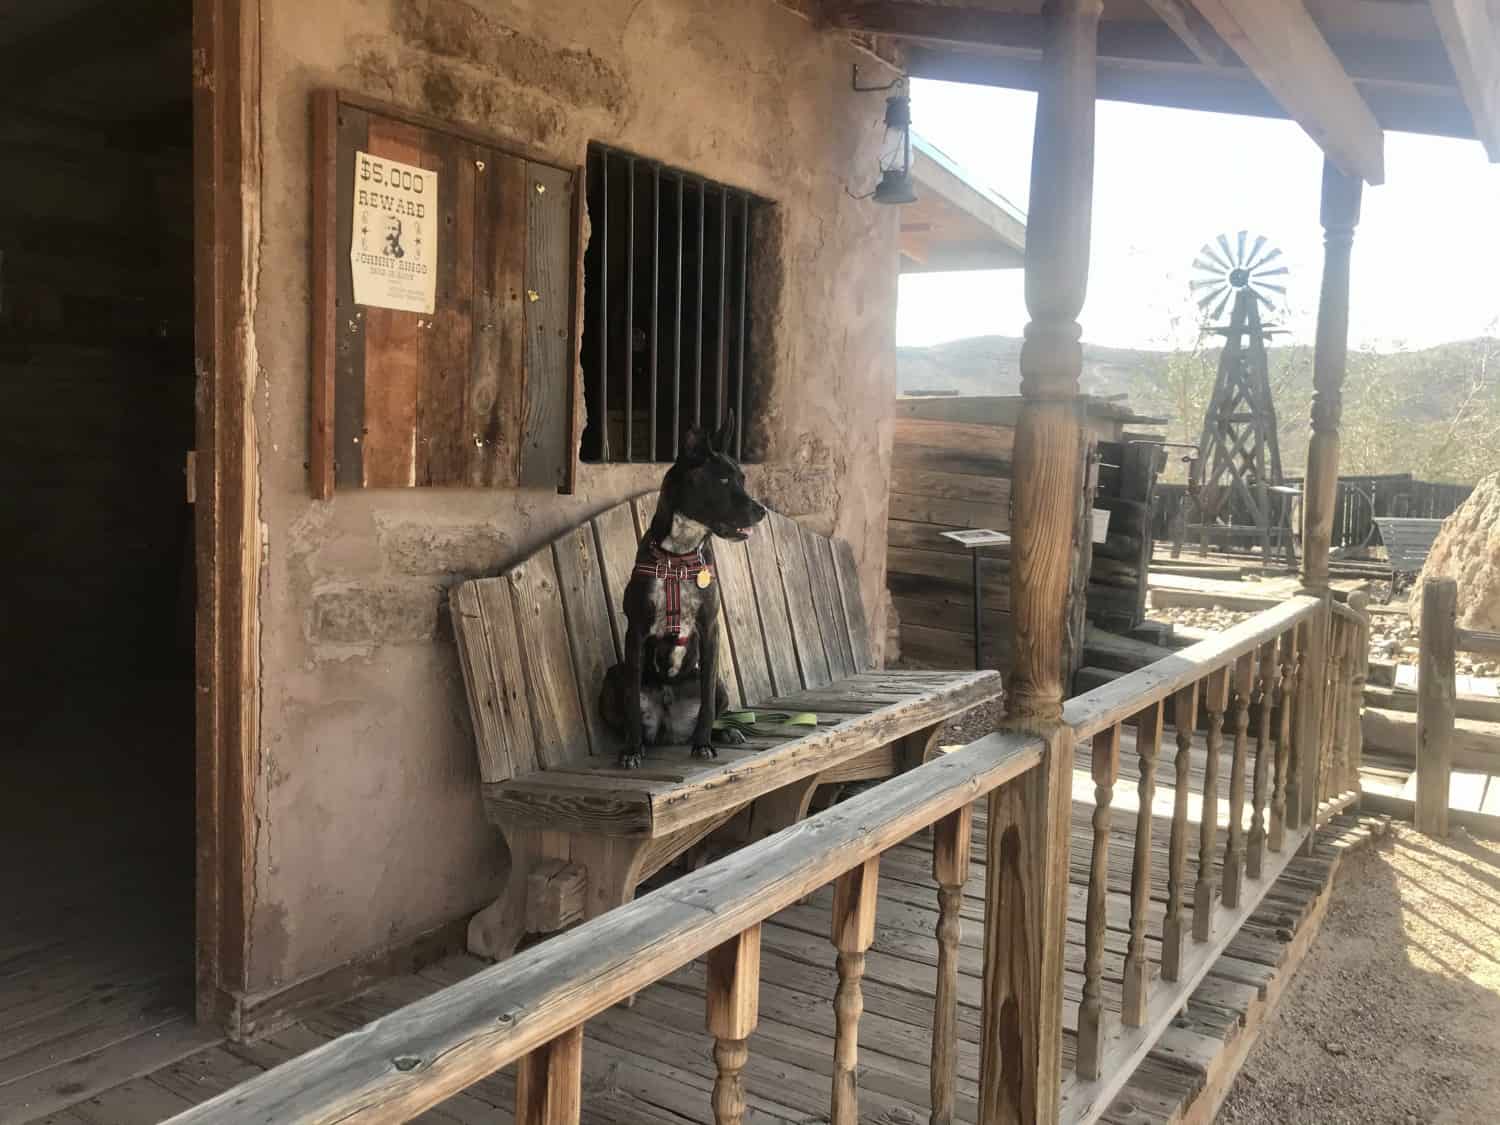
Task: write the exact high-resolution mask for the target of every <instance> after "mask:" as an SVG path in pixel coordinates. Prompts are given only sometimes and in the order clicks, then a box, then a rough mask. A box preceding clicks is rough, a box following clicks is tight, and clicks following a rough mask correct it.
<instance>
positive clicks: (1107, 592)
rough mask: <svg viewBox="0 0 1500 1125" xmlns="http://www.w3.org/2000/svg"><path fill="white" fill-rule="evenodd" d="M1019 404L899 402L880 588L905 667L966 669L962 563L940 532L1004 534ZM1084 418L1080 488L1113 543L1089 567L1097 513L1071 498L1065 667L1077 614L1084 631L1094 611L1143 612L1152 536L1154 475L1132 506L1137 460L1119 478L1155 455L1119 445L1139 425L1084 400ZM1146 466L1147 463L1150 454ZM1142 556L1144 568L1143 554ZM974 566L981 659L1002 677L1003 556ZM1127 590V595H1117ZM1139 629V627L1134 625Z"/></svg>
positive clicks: (962, 553)
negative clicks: (1100, 499) (894, 620)
mask: <svg viewBox="0 0 1500 1125" xmlns="http://www.w3.org/2000/svg"><path fill="white" fill-rule="evenodd" d="M1020 405H1021V399H1020V398H1019V397H1018V396H1009V395H1007V396H973V397H965V396H953V397H932V398H925V397H914V398H902V399H898V400H897V403H896V413H895V435H894V442H893V445H892V452H891V497H890V522H889V525H888V532H887V547H888V554H887V558H886V582H887V585H888V587H889V589H890V592H891V603H892V605H893V607H894V608H895V611H896V614H897V617H898V618H899V619H900V635H901V656H902V659H903V660H906V661H909V662H911V663H914V664H924V665H930V666H933V667H944V668H964V667H969V666H971V665H972V664H973V662H974V655H973V653H974V601H973V588H974V587H973V570H972V566H973V563H972V558H971V553H970V551H969V550H968V549H967V548H965V547H963V546H961V545H959V544H958V543H955V542H953V541H952V540H951V539H945V538H944V537H943V532H945V531H954V530H958V529H962V528H981V527H986V528H991V529H993V530H995V531H1007V532H1008V531H1009V530H1010V489H1011V450H1012V447H1013V445H1014V441H1015V426H1016V420H1017V418H1018V416H1019V412H1020ZM1086 409H1087V411H1088V413H1087V426H1086V430H1085V435H1086V437H1087V439H1088V447H1087V449H1086V451H1085V456H1086V457H1088V458H1089V459H1090V471H1089V472H1088V474H1087V475H1086V476H1085V478H1084V479H1086V480H1089V481H1091V482H1096V483H1097V484H1098V485H1099V488H1100V495H1107V496H1108V497H1110V499H1109V500H1108V501H1107V503H1103V504H1101V505H1100V506H1103V507H1108V508H1109V509H1110V510H1111V517H1110V539H1109V541H1107V542H1106V543H1105V544H1104V545H1103V547H1104V552H1103V555H1102V556H1101V557H1099V558H1097V559H1096V558H1095V556H1094V551H1093V547H1092V544H1091V543H1090V541H1089V531H1090V528H1089V525H1088V522H1087V521H1088V519H1089V511H1090V509H1091V508H1092V507H1093V506H1094V504H1095V499H1094V496H1095V493H1094V492H1093V491H1092V490H1090V491H1089V492H1088V494H1087V495H1081V496H1080V497H1079V505H1078V511H1077V512H1076V513H1075V518H1076V520H1077V528H1078V530H1077V532H1076V534H1075V540H1076V541H1077V542H1078V544H1079V552H1078V556H1077V558H1076V568H1075V573H1074V577H1073V583H1072V588H1073V590H1074V602H1075V605H1074V607H1073V609H1074V612H1073V614H1072V615H1071V618H1070V620H1072V622H1073V625H1072V631H1071V633H1072V635H1071V637H1070V645H1071V646H1072V648H1073V654H1070V664H1072V665H1076V656H1077V654H1078V653H1079V652H1080V651H1081V643H1082V642H1081V638H1082V632H1083V621H1084V615H1085V611H1087V615H1088V617H1089V619H1091V620H1093V619H1095V614H1096V609H1097V610H1098V611H1099V612H1101V613H1103V612H1109V613H1111V614H1112V615H1114V616H1115V617H1116V618H1117V617H1118V615H1119V614H1121V613H1125V612H1127V610H1126V606H1127V603H1129V604H1135V605H1138V606H1139V608H1140V609H1141V610H1142V611H1143V610H1144V593H1143V591H1144V579H1143V577H1142V576H1143V575H1144V569H1145V563H1144V562H1143V561H1142V559H1141V556H1140V545H1141V542H1142V539H1141V530H1142V525H1146V529H1147V530H1149V521H1150V498H1149V487H1150V483H1152V482H1154V479H1155V475H1154V472H1152V474H1151V476H1150V481H1148V482H1146V483H1145V486H1144V487H1145V490H1146V494H1145V495H1142V496H1140V497H1137V496H1136V492H1137V491H1140V490H1141V484H1140V471H1139V467H1138V466H1137V464H1136V463H1137V461H1138V460H1140V459H1141V457H1142V455H1141V454H1138V453H1135V452H1130V453H1129V455H1128V460H1129V463H1130V467H1129V468H1128V469H1127V470H1126V471H1123V472H1122V471H1121V462H1122V460H1123V459H1126V458H1127V451H1134V450H1152V448H1153V447H1150V446H1139V445H1134V444H1125V443H1123V442H1122V441H1121V439H1122V437H1123V436H1124V426H1125V425H1126V424H1127V423H1128V422H1131V421H1139V420H1140V419H1138V418H1136V416H1134V415H1132V414H1130V413H1129V411H1127V410H1123V409H1122V408H1121V407H1120V406H1119V405H1117V404H1114V403H1110V402H1106V401H1103V400H1097V399H1089V400H1086ZM1101 450H1107V451H1109V452H1108V456H1102V455H1101V452H1100V451H1101ZM1145 460H1146V461H1147V462H1152V463H1154V455H1152V456H1147V457H1146V458H1145ZM1101 474H1103V475H1101ZM1126 482H1131V483H1129V484H1128V485H1127V484H1126ZM1122 490H1123V491H1122ZM1147 542H1149V537H1148V538H1147ZM1145 557H1146V558H1147V559H1149V549H1148V554H1147V555H1146V556H1145ZM980 559H981V562H980V567H981V581H982V586H983V591H984V599H983V617H982V620H981V628H982V634H981V636H982V657H983V661H984V664H985V666H986V667H990V668H1000V669H1002V670H1007V669H1008V668H1009V665H1010V653H1009V650H1008V645H1009V639H1010V550H1009V548H1008V547H991V548H984V549H982V550H981V551H980ZM1127 582H1128V583H1129V593H1128V595H1127V594H1126V593H1125V592H1124V586H1125V584H1126V583H1127ZM1096 602H1097V605H1096ZM1138 621H1139V617H1138V616H1137V617H1136V618H1135V620H1134V621H1132V622H1131V624H1132V625H1133V624H1135V623H1137V622H1138ZM1101 623H1103V622H1101ZM1127 627H1128V626H1127Z"/></svg>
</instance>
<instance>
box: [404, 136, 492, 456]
mask: <svg viewBox="0 0 1500 1125" xmlns="http://www.w3.org/2000/svg"><path fill="white" fill-rule="evenodd" d="M431 147H432V150H433V151H432V153H431V157H432V162H433V164H434V165H435V166H436V167H437V169H438V187H439V192H440V197H441V198H440V200H439V208H438V211H439V214H438V227H437V233H438V245H437V271H438V273H437V300H436V308H435V312H434V313H433V315H432V317H431V318H430V319H429V320H428V323H427V325H426V326H425V328H424V332H425V335H426V337H427V344H426V348H425V351H424V355H423V361H424V362H423V364H422V367H421V370H420V371H419V372H418V385H417V411H416V446H415V452H416V458H417V466H416V482H417V484H419V485H460V484H464V483H465V482H466V476H467V474H466V472H465V468H466V466H467V463H468V452H467V449H466V448H465V442H464V399H465V389H466V387H467V385H468V381H469V369H470V364H471V362H472V360H471V356H470V350H471V345H472V330H473V325H474V216H475V186H476V185H475V178H476V176H478V175H479V173H478V172H477V170H476V168H477V166H476V161H480V160H481V159H482V156H481V154H482V153H483V152H484V151H485V150H483V149H481V148H479V147H478V146H477V145H472V144H469V143H468V142H466V141H462V140H459V139H458V138H456V137H446V136H441V135H439V136H435V137H434V138H433V141H432V145H431Z"/></svg>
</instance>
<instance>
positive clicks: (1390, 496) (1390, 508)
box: [1153, 473, 1474, 547]
mask: <svg viewBox="0 0 1500 1125" xmlns="http://www.w3.org/2000/svg"><path fill="white" fill-rule="evenodd" d="M1302 483H1303V482H1302V480H1301V478H1298V477H1291V478H1288V480H1287V484H1289V485H1295V486H1299V487H1300V486H1301V485H1302ZM1473 491H1474V486H1473V485H1472V484H1446V483H1441V482H1433V481H1423V480H1415V479H1413V478H1412V475H1411V474H1410V473H1391V474H1385V475H1380V476H1362V477H1349V476H1344V477H1340V478H1339V486H1338V492H1337V493H1336V494H1335V499H1334V506H1333V541H1332V543H1331V544H1330V545H1331V546H1333V547H1362V546H1365V545H1366V544H1369V543H1373V542H1375V517H1376V516H1410V517H1415V518H1422V519H1446V518H1447V517H1448V516H1451V515H1452V514H1453V513H1454V512H1455V511H1456V510H1457V509H1458V506H1459V505H1460V504H1462V503H1463V502H1464V501H1465V500H1467V499H1468V498H1469V493H1471V492H1473ZM1186 494H1187V485H1185V484H1167V483H1162V484H1158V485H1157V486H1156V506H1155V516H1154V524H1153V531H1154V534H1155V536H1156V538H1158V539H1162V540H1170V539H1171V538H1172V520H1173V519H1174V518H1175V517H1176V515H1177V512H1178V509H1179V507H1180V506H1181V504H1182V502H1183V498H1184V497H1185V496H1186ZM1189 514H1190V515H1191V516H1192V518H1194V519H1196V518H1197V514H1196V510H1195V509H1193V508H1192V506H1191V505H1189ZM1294 523H1295V521H1294ZM1188 538H1189V539H1190V540H1191V539H1192V538H1193V537H1192V536H1189V537H1188Z"/></svg>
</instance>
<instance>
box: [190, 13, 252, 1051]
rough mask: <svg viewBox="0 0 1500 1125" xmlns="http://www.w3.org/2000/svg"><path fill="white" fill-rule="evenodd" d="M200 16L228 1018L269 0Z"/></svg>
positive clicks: (219, 986) (199, 882)
mask: <svg viewBox="0 0 1500 1125" xmlns="http://www.w3.org/2000/svg"><path fill="white" fill-rule="evenodd" d="M192 24H193V28H192V31H193V55H192V83H193V273H194V279H193V282H194V284H193V290H194V297H193V315H194V357H193V360H194V369H195V370H194V374H195V431H196V440H195V444H196V446H197V452H196V455H195V457H194V458H193V459H192V461H193V469H192V471H193V472H194V474H195V482H194V483H195V485H196V488H195V493H196V504H195V510H194V554H195V569H196V573H197V605H196V615H197V621H196V633H195V637H196V660H195V664H196V672H195V678H194V687H195V695H196V712H197V726H196V746H197V751H196V755H195V762H196V775H197V781H196V805H197V812H196V818H195V823H196V836H197V841H196V858H197V872H196V880H195V883H196V909H195V919H196V921H195V931H196V945H197V954H196V978H195V979H196V996H197V1002H196V1009H197V1014H198V1019H199V1021H200V1022H204V1023H217V1024H221V1025H227V1024H228V1023H229V1022H231V1021H232V1018H233V1013H234V1012H235V1010H236V1003H235V1001H236V1000H237V999H238V998H239V997H242V996H243V995H244V993H245V991H246V989H247V983H248V981H247V967H248V966H247V961H248V957H247V954H248V950H249V927H250V903H251V895H252V891H253V886H254V884H253V877H254V869H255V846H254V845H255V840H254V828H255V813H254V781H255V762H256V758H257V753H258V752H257V746H258V742H259V731H258V720H259V710H260V679H259V635H258V631H257V625H258V621H259V607H258V601H259V575H260V535H259V531H258V526H259V521H258V515H257V500H258V497H257V489H258V470H257V465H256V441H255V414H254V409H253V393H254V387H255V381H254V365H253V362H252V349H253V334H252V325H251V314H252V310H253V308H254V300H253V297H254V294H253V289H252V286H253V278H254V274H253V256H252V254H251V253H249V251H248V248H250V247H253V246H254V245H255V237H254V235H255V228H256V224H257V222H258V218H257V208H258V204H257V202H256V201H257V199H258V195H259V188H258V185H259V174H260V173H259V151H260V145H259V111H258V105H259V94H260V91H259V77H258V75H259V26H260V0H193V7H192ZM230 1030H231V1031H232V1030H233V1029H232V1028H231V1029H230Z"/></svg>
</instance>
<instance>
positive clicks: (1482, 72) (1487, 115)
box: [1432, 0, 1500, 162]
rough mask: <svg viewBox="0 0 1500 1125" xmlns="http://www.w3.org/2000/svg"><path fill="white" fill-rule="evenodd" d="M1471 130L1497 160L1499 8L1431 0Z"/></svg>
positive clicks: (1487, 0) (1482, 1) (1488, 2)
mask: <svg viewBox="0 0 1500 1125" xmlns="http://www.w3.org/2000/svg"><path fill="white" fill-rule="evenodd" d="M1432 14H1433V16H1434V17H1436V19H1437V25H1438V31H1439V32H1440V33H1441V35H1442V37H1443V44H1444V46H1446V47H1447V49H1448V57H1449V58H1450V59H1451V60H1452V61H1453V71H1454V73H1455V74H1457V75H1458V85H1459V89H1460V90H1462V91H1463V96H1464V102H1465V103H1466V104H1467V105H1468V107H1469V114H1470V116H1472V117H1473V118H1474V133H1475V135H1476V136H1477V137H1478V138H1479V140H1480V142H1481V143H1482V144H1483V145H1484V149H1485V151H1486V152H1487V153H1489V157H1490V159H1491V160H1492V161H1497V162H1500V9H1497V7H1496V5H1495V4H1494V3H1493V2H1492V0H1432Z"/></svg>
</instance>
